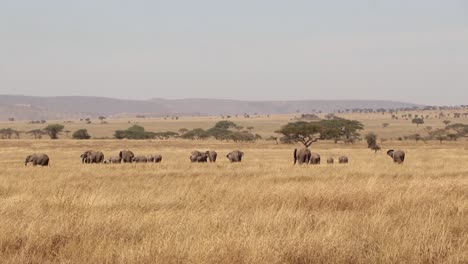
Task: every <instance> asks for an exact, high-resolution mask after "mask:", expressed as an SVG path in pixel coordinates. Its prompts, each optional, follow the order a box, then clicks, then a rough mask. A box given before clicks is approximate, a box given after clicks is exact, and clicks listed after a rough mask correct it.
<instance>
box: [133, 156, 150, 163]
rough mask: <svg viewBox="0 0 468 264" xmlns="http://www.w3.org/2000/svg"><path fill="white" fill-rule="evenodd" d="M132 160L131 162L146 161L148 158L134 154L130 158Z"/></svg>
mask: <svg viewBox="0 0 468 264" xmlns="http://www.w3.org/2000/svg"><path fill="white" fill-rule="evenodd" d="M132 162H133V163H147V162H148V158H146V157H145V156H136V157H134V158H133V159H132Z"/></svg>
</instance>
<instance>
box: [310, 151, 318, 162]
mask: <svg viewBox="0 0 468 264" xmlns="http://www.w3.org/2000/svg"><path fill="white" fill-rule="evenodd" d="M310 164H313V165H317V164H320V154H318V153H315V152H312V153H310Z"/></svg>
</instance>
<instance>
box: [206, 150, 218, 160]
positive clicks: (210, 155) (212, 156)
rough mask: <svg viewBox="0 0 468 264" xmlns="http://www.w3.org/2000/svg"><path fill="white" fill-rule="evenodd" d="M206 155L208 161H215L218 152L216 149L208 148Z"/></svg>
mask: <svg viewBox="0 0 468 264" xmlns="http://www.w3.org/2000/svg"><path fill="white" fill-rule="evenodd" d="M206 155H208V159H209V160H210V162H216V158H217V157H218V153H216V151H214V150H208V151H206Z"/></svg>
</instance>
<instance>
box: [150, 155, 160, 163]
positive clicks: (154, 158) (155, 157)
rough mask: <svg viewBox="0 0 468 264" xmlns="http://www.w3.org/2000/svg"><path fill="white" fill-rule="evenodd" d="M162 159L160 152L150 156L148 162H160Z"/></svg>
mask: <svg viewBox="0 0 468 264" xmlns="http://www.w3.org/2000/svg"><path fill="white" fill-rule="evenodd" d="M161 161H162V156H161V155H160V154H156V155H149V156H148V162H154V163H160V162H161Z"/></svg>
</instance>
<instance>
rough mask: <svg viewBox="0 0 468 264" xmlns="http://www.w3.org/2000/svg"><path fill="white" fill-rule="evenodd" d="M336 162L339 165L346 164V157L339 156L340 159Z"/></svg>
mask: <svg viewBox="0 0 468 264" xmlns="http://www.w3.org/2000/svg"><path fill="white" fill-rule="evenodd" d="M338 162H339V163H340V164H345V163H348V157H346V156H341V157H339V158H338Z"/></svg>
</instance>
